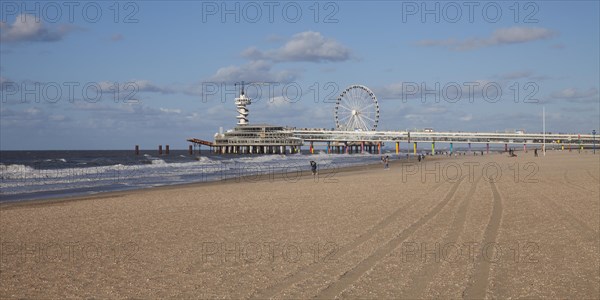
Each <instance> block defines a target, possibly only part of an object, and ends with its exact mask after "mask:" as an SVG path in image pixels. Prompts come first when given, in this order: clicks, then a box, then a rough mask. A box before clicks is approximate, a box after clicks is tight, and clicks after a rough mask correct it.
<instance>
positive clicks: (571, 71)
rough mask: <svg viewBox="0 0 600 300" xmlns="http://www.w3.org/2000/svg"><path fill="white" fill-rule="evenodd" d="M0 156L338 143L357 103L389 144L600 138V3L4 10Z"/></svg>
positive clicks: (66, 5)
mask: <svg viewBox="0 0 600 300" xmlns="http://www.w3.org/2000/svg"><path fill="white" fill-rule="evenodd" d="M0 12H1V15H0V22H1V23H0V58H1V59H0V92H1V102H0V138H1V139H0V149H1V150H67V149H133V147H134V145H140V147H141V148H142V149H155V148H157V145H161V144H162V145H165V144H169V145H171V148H172V149H184V148H187V145H188V143H187V142H186V139H187V138H191V137H195V138H200V139H205V140H212V139H213V138H214V134H215V133H216V132H218V131H219V128H220V127H222V128H223V129H225V130H226V129H230V128H233V127H234V126H235V124H236V122H237V120H236V115H237V112H236V108H235V104H234V98H235V97H236V96H237V95H236V86H235V84H236V83H240V82H242V81H245V82H246V83H251V84H250V87H248V94H249V95H250V96H251V97H253V98H254V101H253V103H252V104H251V105H250V106H248V109H249V110H250V115H249V120H250V123H268V124H273V125H285V126H293V127H301V128H303V127H311V128H329V129H330V128H333V127H335V119H334V109H335V106H336V104H335V99H336V98H337V97H338V96H339V95H340V93H341V92H342V91H343V90H344V89H345V88H346V87H347V86H350V85H353V84H360V85H364V86H366V87H368V88H369V89H370V90H372V91H373V92H374V94H375V96H376V97H377V101H378V104H379V107H380V115H379V126H378V129H380V130H419V129H423V128H434V130H435V131H475V132H495V131H502V132H504V131H514V130H525V131H526V132H541V131H542V108H543V107H544V108H545V111H546V130H547V131H548V132H563V133H590V132H591V131H592V130H594V129H595V130H596V131H600V130H599V127H600V117H599V116H600V99H599V92H598V90H599V82H600V78H599V77H600V62H599V59H600V49H599V47H600V41H599V39H600V32H599V31H600V29H599V28H600V17H599V14H600V7H599V2H598V1H538V2H513V1H500V2H477V1H469V2H441V1H440V2H436V1H426V2H419V1H344V2H341V1H319V2H315V1H296V2H294V1H290V2H277V1H266V2H261V1H257V2H254V1H227V2H219V1H144V2H134V1H123V2H113V1H99V2H93V1H90V2H77V1H69V2H54V1H49V2H39V1H31V2H22V1H2V3H0Z"/></svg>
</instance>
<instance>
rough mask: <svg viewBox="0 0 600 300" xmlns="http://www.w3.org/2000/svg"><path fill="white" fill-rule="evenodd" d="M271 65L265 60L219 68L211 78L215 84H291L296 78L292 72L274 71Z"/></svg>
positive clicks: (295, 74)
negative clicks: (242, 82) (246, 82)
mask: <svg viewBox="0 0 600 300" xmlns="http://www.w3.org/2000/svg"><path fill="white" fill-rule="evenodd" d="M272 69H273V64H272V63H270V62H268V61H265V60H256V61H251V62H249V63H247V64H244V65H241V66H228V67H224V68H220V69H218V70H217V72H216V73H215V74H214V75H213V76H211V78H210V80H211V81H217V82H241V81H248V82H291V81H294V79H296V78H297V76H298V75H297V73H296V72H294V71H285V70H284V71H274V70H272Z"/></svg>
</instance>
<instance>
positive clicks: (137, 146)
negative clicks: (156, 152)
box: [135, 145, 140, 155]
mask: <svg viewBox="0 0 600 300" xmlns="http://www.w3.org/2000/svg"><path fill="white" fill-rule="evenodd" d="M135 155H140V145H135Z"/></svg>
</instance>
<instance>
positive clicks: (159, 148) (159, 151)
mask: <svg viewBox="0 0 600 300" xmlns="http://www.w3.org/2000/svg"><path fill="white" fill-rule="evenodd" d="M158 155H162V145H158Z"/></svg>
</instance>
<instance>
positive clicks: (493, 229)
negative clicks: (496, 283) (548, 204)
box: [463, 180, 503, 299]
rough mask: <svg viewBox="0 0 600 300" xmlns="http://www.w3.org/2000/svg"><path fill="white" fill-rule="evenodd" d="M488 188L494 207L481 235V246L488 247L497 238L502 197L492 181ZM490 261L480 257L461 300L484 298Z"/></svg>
mask: <svg viewBox="0 0 600 300" xmlns="http://www.w3.org/2000/svg"><path fill="white" fill-rule="evenodd" d="M490 187H491V189H492V194H493V198H494V205H493V208H492V215H491V217H490V221H489V222H488V225H487V227H486V228H485V233H484V235H483V245H484V246H485V245H489V244H490V243H495V242H496V238H497V236H498V229H499V228H500V221H501V220H502V202H503V201H502V196H501V195H500V193H499V192H498V188H497V187H496V184H495V183H494V181H493V180H490ZM490 266H491V263H490V260H489V259H485V258H483V257H480V258H479V260H478V261H477V263H476V265H475V269H474V270H473V273H472V275H471V280H469V281H470V284H468V285H467V288H466V289H465V290H464V291H463V299H483V298H485V295H486V291H487V287H488V283H489V278H488V277H489V275H490Z"/></svg>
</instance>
